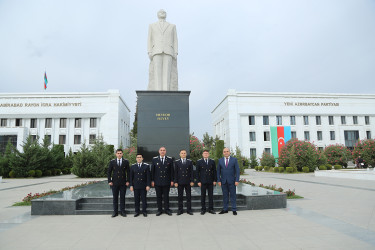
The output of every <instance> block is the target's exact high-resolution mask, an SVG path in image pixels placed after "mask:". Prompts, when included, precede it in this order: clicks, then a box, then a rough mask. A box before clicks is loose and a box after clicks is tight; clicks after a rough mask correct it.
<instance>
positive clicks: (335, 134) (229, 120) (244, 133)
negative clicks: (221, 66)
mask: <svg viewBox="0 0 375 250" xmlns="http://www.w3.org/2000/svg"><path fill="white" fill-rule="evenodd" d="M211 114H212V125H213V131H214V137H215V136H216V135H217V136H218V137H219V138H220V139H221V140H224V143H225V146H226V147H230V148H232V149H233V150H234V149H235V148H236V146H238V147H239V148H240V149H241V151H242V153H243V155H244V156H246V157H250V156H251V155H256V156H257V158H260V157H261V156H262V153H263V151H266V152H269V153H271V152H272V143H271V133H270V127H271V126H290V128H291V137H292V138H298V139H300V140H308V141H311V142H313V143H314V144H315V145H317V147H319V148H320V149H323V148H325V147H326V146H328V145H331V144H343V145H345V146H346V147H348V148H350V149H351V148H353V147H354V145H355V143H356V142H357V141H358V139H361V140H362V139H367V138H374V135H375V94H324V93H254V92H239V91H236V90H228V93H227V95H226V96H225V97H224V98H223V100H222V101H221V102H220V103H219V104H218V105H217V106H216V107H215V108H214V110H213V111H212V112H211Z"/></svg>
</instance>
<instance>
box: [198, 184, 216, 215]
mask: <svg viewBox="0 0 375 250" xmlns="http://www.w3.org/2000/svg"><path fill="white" fill-rule="evenodd" d="M206 190H207V191H208V210H214V197H213V196H214V185H213V184H212V182H211V183H204V184H203V183H202V184H201V205H202V211H206Z"/></svg>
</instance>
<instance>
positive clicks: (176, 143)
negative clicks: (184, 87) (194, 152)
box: [136, 91, 190, 162]
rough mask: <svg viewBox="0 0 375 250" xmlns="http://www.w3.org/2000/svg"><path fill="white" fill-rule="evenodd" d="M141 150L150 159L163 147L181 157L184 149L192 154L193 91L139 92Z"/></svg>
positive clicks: (138, 132) (146, 159)
mask: <svg viewBox="0 0 375 250" xmlns="http://www.w3.org/2000/svg"><path fill="white" fill-rule="evenodd" d="M136 92H137V97H138V99H137V112H138V113H137V119H138V120H137V124H138V125H137V134H138V137H137V143H138V149H137V150H138V152H139V153H141V154H143V158H144V161H145V162H151V160H152V158H153V157H154V156H158V155H159V148H160V147H161V146H164V147H165V148H166V149H167V155H168V156H171V157H173V158H176V159H177V158H179V153H180V150H181V149H186V151H187V154H188V155H190V150H189V146H190V141H189V140H190V138H189V133H190V131H189V95H190V91H136Z"/></svg>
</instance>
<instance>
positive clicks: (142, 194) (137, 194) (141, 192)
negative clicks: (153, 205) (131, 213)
mask: <svg viewBox="0 0 375 250" xmlns="http://www.w3.org/2000/svg"><path fill="white" fill-rule="evenodd" d="M146 194H147V191H146V188H142V189H134V203H135V204H134V205H135V212H136V213H139V212H140V201H141V200H142V213H146V208H147V201H146Z"/></svg>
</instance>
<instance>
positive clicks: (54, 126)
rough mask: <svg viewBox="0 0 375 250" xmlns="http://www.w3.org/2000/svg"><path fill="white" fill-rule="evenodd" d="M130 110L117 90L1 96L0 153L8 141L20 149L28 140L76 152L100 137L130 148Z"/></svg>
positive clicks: (4, 94) (8, 94) (3, 94)
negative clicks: (43, 142)
mask: <svg viewBox="0 0 375 250" xmlns="http://www.w3.org/2000/svg"><path fill="white" fill-rule="evenodd" d="M129 132H130V109H129V107H128V106H127V104H126V103H125V101H124V100H123V99H122V98H121V96H120V92H119V91H118V90H108V92H101V93H35V94H33V93H22V94H11V93H2V94H0V151H3V150H4V147H5V146H6V144H7V142H8V140H9V139H10V140H11V141H12V142H13V144H14V145H17V148H18V149H19V150H22V144H23V143H24V141H25V140H26V138H27V137H29V136H31V137H32V138H33V139H36V138H39V140H40V142H42V140H43V138H45V137H47V139H48V140H50V142H51V143H53V144H61V145H64V151H65V153H67V152H68V151H69V150H70V149H72V151H73V152H77V151H78V150H79V149H80V147H81V146H82V144H83V143H85V144H86V145H89V144H92V143H93V142H94V141H95V139H98V138H103V140H104V141H105V142H106V143H107V144H111V145H114V147H115V148H117V147H118V146H119V145H121V144H122V145H123V146H129V144H130V138H129Z"/></svg>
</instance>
